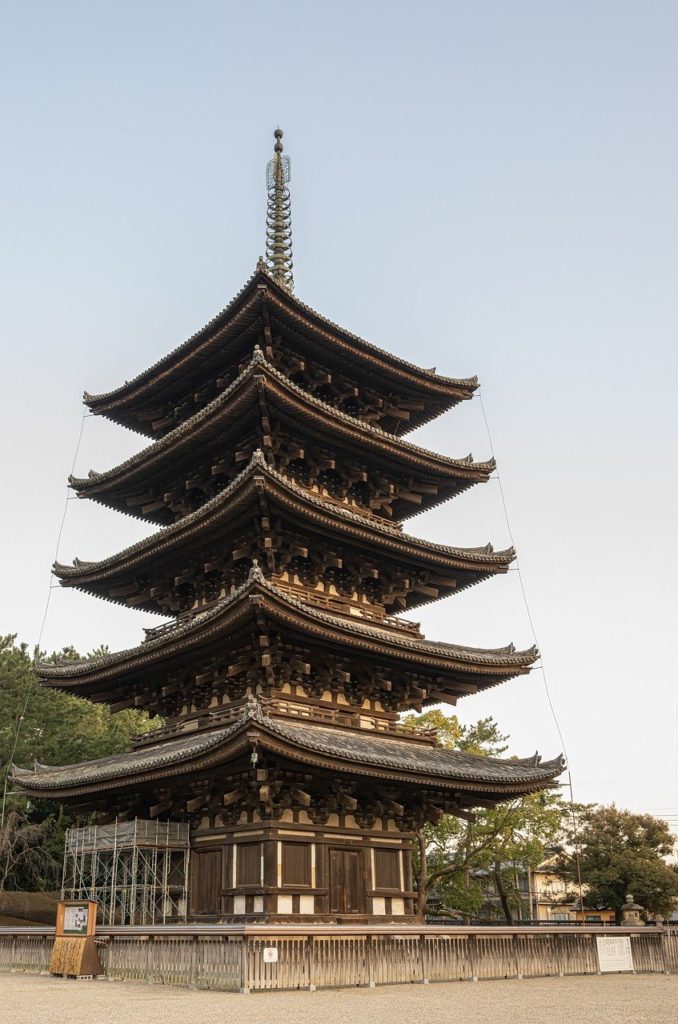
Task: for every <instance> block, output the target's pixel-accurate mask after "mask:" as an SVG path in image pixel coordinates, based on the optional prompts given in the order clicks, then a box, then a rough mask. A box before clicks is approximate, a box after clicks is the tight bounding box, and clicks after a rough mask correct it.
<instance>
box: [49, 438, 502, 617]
mask: <svg viewBox="0 0 678 1024" xmlns="http://www.w3.org/2000/svg"><path fill="white" fill-rule="evenodd" d="M260 490H264V491H265V492H266V494H267V496H268V497H269V498H270V499H271V501H274V502H276V504H277V507H279V508H282V509H283V510H285V511H286V512H287V513H288V514H289V513H291V514H292V515H293V516H294V515H296V516H297V517H298V518H300V519H301V520H302V522H304V521H308V522H310V523H311V526H312V528H314V529H315V530H316V531H317V530H318V529H324V530H329V531H330V532H331V533H334V534H335V535H336V534H337V533H339V534H340V535H343V536H344V537H346V538H348V542H349V543H351V542H353V543H354V544H367V545H369V546H370V547H372V549H374V548H375V547H376V548H377V549H379V550H380V551H382V552H384V553H386V554H387V555H388V554H396V555H397V556H399V558H400V559H401V560H403V561H411V560H414V561H415V562H416V563H418V565H419V566H423V567H424V568H426V567H428V568H431V569H434V570H436V569H437V570H438V571H440V572H444V571H445V570H452V571H454V572H460V573H466V574H469V576H468V577H467V579H466V580H464V578H463V577H462V579H461V580H460V581H459V582H458V584H457V587H456V590H457V591H460V590H462V589H464V587H465V586H469V585H471V584H472V583H474V582H479V579H480V578H486V577H487V576H490V575H494V574H496V573H501V572H505V571H506V570H507V569H508V566H509V565H510V563H511V562H512V561H513V559H514V557H515V552H514V550H513V549H512V548H509V549H507V550H505V551H496V552H495V551H494V550H493V548H492V546H491V545H487V546H485V547H482V548H455V547H450V546H448V545H443V544H435V543H432V542H430V541H426V540H423V539H422V538H419V537H414V536H412V535H410V534H407V533H403V532H402V531H401V530H399V529H398V528H397V527H394V526H391V525H389V524H388V523H386V522H385V521H384V520H382V519H379V518H377V517H374V516H365V515H361V514H360V513H359V512H353V511H352V510H351V509H350V508H343V507H342V506H341V505H339V504H336V503H333V502H329V501H326V500H324V499H323V498H322V497H319V496H317V495H315V494H313V493H312V492H311V491H309V490H307V489H306V488H303V487H301V486H299V485H298V484H295V483H294V481H292V480H291V479H289V478H288V477H286V476H284V475H283V474H281V473H279V472H277V471H276V470H274V469H272V468H271V467H269V466H268V465H267V463H266V462H265V461H264V457H263V454H262V453H261V452H257V453H255V455H254V456H253V457H252V459H251V460H250V462H249V464H248V465H247V467H246V468H245V469H244V470H243V471H242V473H240V474H239V475H238V476H237V477H236V478H235V479H234V480H233V481H232V482H231V483H230V484H229V485H228V486H227V487H226V488H224V490H223V491H221V492H220V493H219V494H217V495H215V497H213V498H211V499H210V500H209V501H207V502H206V503H205V504H204V505H202V506H201V507H200V508H199V509H197V510H196V511H195V512H192V513H190V514H189V515H187V516H185V517H184V518H183V519H181V520H179V521H178V522H177V523H174V524H173V525H171V526H167V527H165V528H164V529H162V530H159V531H157V532H156V533H154V534H152V535H151V536H150V537H146V538H144V539H143V540H141V541H138V542H137V543H136V544H133V545H131V546H130V547H127V548H124V549H123V550H122V551H120V552H117V553H116V554H114V555H111V556H109V557H108V558H105V559H102V560H101V561H99V562H82V561H76V563H75V564H73V565H70V566H69V565H63V564H61V563H58V562H57V563H55V565H54V573H55V575H56V576H57V577H58V578H59V579H60V580H61V581H62V582H63V583H64V585H66V586H74V587H80V588H82V589H85V590H90V592H92V591H91V588H92V586H93V584H95V583H98V582H101V583H103V582H105V581H106V580H109V581H110V582H111V583H112V584H115V580H116V579H117V578H119V577H120V575H121V574H122V573H129V572H131V571H132V570H135V569H136V570H139V569H141V568H142V567H150V565H151V564H152V562H153V561H154V560H155V559H157V558H158V557H167V555H168V553H170V552H171V553H172V557H174V559H175V561H176V564H183V563H182V559H181V553H182V550H184V548H185V547H186V545H188V544H191V543H193V542H195V540H196V538H199V537H200V536H201V535H202V534H205V535H206V536H207V535H209V537H210V538H211V539H212V540H214V537H215V530H217V529H218V528H219V527H220V526H221V527H224V525H225V526H226V529H227V528H228V525H227V524H228V521H229V520H231V521H232V520H234V519H236V518H237V516H238V515H239V514H241V510H242V506H243V504H244V503H245V502H246V501H247V500H248V499H249V500H251V501H254V502H256V501H257V496H258V493H259V492H260ZM476 577H477V578H476ZM121 603H124V600H122V599H121ZM416 603H417V604H422V603H425V602H424V600H423V599H422V600H419V601H417V602H416Z"/></svg>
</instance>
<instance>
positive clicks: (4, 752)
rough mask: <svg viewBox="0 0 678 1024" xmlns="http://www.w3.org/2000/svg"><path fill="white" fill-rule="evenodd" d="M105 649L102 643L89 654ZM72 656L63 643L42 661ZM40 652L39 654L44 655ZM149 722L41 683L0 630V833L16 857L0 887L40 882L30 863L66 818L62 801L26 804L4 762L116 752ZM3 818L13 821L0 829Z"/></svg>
mask: <svg viewBox="0 0 678 1024" xmlns="http://www.w3.org/2000/svg"><path fill="white" fill-rule="evenodd" d="M105 653H107V649H106V648H99V649H98V650H97V651H96V652H93V654H96V655H101V654H105ZM37 656H38V652H37V651H36V657H37ZM78 657H79V655H78V654H77V652H76V651H75V650H74V649H73V648H72V647H66V648H64V649H63V650H62V651H60V652H58V653H56V654H52V655H50V657H49V659H48V660H52V661H56V660H62V659H77V658H78ZM40 658H41V659H42V660H45V655H44V653H41V654H40ZM156 724H158V725H159V724H160V720H159V719H155V720H151V719H149V717H148V715H146V714H145V713H144V712H140V711H133V710H129V711H121V712H118V713H117V714H115V715H113V714H112V713H111V711H110V709H109V708H108V707H107V706H106V705H103V704H94V703H92V702H91V701H88V700H82V699H81V698H79V697H74V696H72V695H71V694H68V693H64V692H62V691H60V690H53V689H50V688H48V687H43V686H41V685H40V683H39V681H38V678H37V676H36V674H35V671H34V668H33V660H32V658H31V656H30V654H29V651H28V647H27V646H26V644H17V642H16V637H15V636H13V635H7V636H0V800H1V801H2V813H0V833H1V834H2V836H3V837H4V838H3V839H2V842H4V843H5V847H4V848H5V850H7V849H8V847H7V844H8V843H9V844H10V846H11V848H12V853H11V859H12V861H13V862H14V858H15V856H19V862H18V866H17V865H15V866H14V867H13V868H12V870H11V871H7V872H6V877H5V881H4V883H3V884H4V885H6V886H7V887H11V886H14V885H21V886H22V887H30V886H33V885H38V886H40V885H41V884H42V882H41V877H42V876H41V873H40V871H38V870H37V865H38V864H39V863H41V864H43V866H44V865H45V864H46V863H47V860H48V859H49V858H50V857H51V858H52V860H54V859H59V858H60V856H61V852H62V851H63V833H64V830H65V829H66V828H67V827H68V826H69V824H70V823H71V818H70V816H69V813H68V811H64V808H63V807H61V806H59V807H57V808H54V806H53V805H52V804H45V803H29V801H28V800H27V799H26V798H25V797H23V796H19V795H17V794H14V795H13V794H12V793H11V789H10V787H8V785H7V784H8V781H9V772H10V770H11V765H12V764H16V765H20V766H22V767H31V766H32V765H33V763H34V761H36V760H37V761H40V762H42V763H44V764H54V765H59V764H73V763H77V762H79V761H89V760H93V759H96V758H99V757H106V756H108V755H109V754H117V753H120V752H121V751H123V750H125V748H126V747H127V746H128V744H129V742H130V738H131V736H132V735H133V734H134V733H138V732H146V731H148V730H149V729H152V728H154V726H155V725H156ZM8 790H9V791H8ZM10 816H12V817H11V822H12V827H11V830H10V832H9V833H7V828H8V827H9V822H10ZM41 830H42V831H41ZM8 836H9V838H8ZM43 855H44V856H43ZM41 856H42V860H41V859H40V858H41ZM0 871H2V865H1V864H0Z"/></svg>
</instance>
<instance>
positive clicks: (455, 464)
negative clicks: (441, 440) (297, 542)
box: [70, 348, 495, 519]
mask: <svg viewBox="0 0 678 1024" xmlns="http://www.w3.org/2000/svg"><path fill="white" fill-rule="evenodd" d="M254 411H256V415H255V416H253V412H254ZM274 418H276V422H277V421H278V420H280V421H281V422H282V421H289V422H290V423H292V424H298V427H297V432H298V433H299V435H300V436H302V437H307V438H309V439H310V440H309V441H308V442H307V443H308V446H309V447H313V446H314V445H317V444H319V443H320V442H321V441H322V443H323V444H324V445H325V446H326V447H328V448H330V449H338V450H339V451H340V452H341V455H340V456H339V459H338V461H340V460H341V458H342V457H343V458H346V457H349V456H350V457H351V458H352V459H354V460H358V461H364V462H365V463H366V465H368V466H372V467H375V468H376V467H381V468H382V469H383V470H388V472H390V473H391V474H395V478H397V479H400V480H406V479H407V478H408V476H409V477H410V478H411V479H412V481H413V483H412V487H411V488H410V490H409V491H408V489H407V487H406V486H404V485H403V484H401V485H399V495H400V500H401V501H402V502H403V503H404V505H403V508H402V512H401V513H400V514H399V518H406V517H408V516H411V515H415V514H417V513H418V512H421V511H423V510H424V509H427V508H432V507H434V506H435V505H437V504H439V503H440V502H441V501H445V500H446V499H448V498H449V497H453V496H454V495H455V494H458V493H461V492H462V491H464V490H466V489H467V488H468V487H471V486H473V485H474V484H477V483H482V482H485V481H487V480H488V479H489V476H490V474H491V473H492V472H493V470H494V468H495V463H494V461H493V460H492V459H490V460H488V461H486V462H474V461H473V458H472V457H471V456H470V455H469V456H466V457H464V458H458V459H454V458H449V457H447V456H443V455H439V454H437V453H436V452H432V451H429V450H427V449H425V448H421V447H419V446H417V445H413V444H411V443H410V442H407V441H403V440H402V438H399V437H396V436H395V435H393V434H389V433H386V432H385V431H383V430H381V429H380V428H379V427H376V426H374V425H372V424H369V423H365V422H364V421H362V420H359V419H357V418H356V417H354V416H350V415H349V414H348V413H345V412H343V411H341V410H338V409H336V408H334V407H333V406H331V405H328V404H327V403H325V402H323V401H322V400H320V399H318V398H316V397H315V396H312V395H309V394H308V393H307V392H305V391H304V390H303V389H302V388H300V387H298V386H297V385H295V384H293V383H292V382H291V381H290V380H289V379H288V378H286V377H285V376H283V375H282V374H281V373H279V372H278V371H277V370H276V369H275V367H274V366H272V365H271V364H270V363H269V362H268V361H267V360H266V359H265V357H264V355H263V353H262V351H261V350H260V349H258V348H257V349H255V352H254V355H253V357H252V359H251V360H250V362H249V363H248V364H247V365H246V366H245V368H244V369H243V370H242V372H241V373H240V375H239V376H238V377H237V379H236V380H234V381H233V383H232V384H231V385H230V386H229V387H228V388H227V389H226V391H224V392H222V393H221V394H220V395H219V396H218V397H217V398H215V399H214V400H213V401H212V402H211V403H209V404H208V405H207V406H205V408H204V409H202V410H201V411H200V412H199V413H196V414H195V415H194V416H192V417H191V418H190V419H188V420H186V421H185V422H184V423H182V424H181V425H180V426H179V427H177V428H176V429H175V430H173V431H171V432H170V433H169V434H167V435H165V436H164V437H163V438H162V439H161V440H160V441H157V442H155V443H154V444H152V445H151V446H150V447H148V448H145V449H144V450H143V451H141V452H139V453H138V454H136V455H134V456H132V457H131V458H130V459H127V460H126V461H125V462H123V463H121V464H120V465H118V466H115V467H114V468H112V469H110V470H107V471H106V472H103V473H96V472H94V471H90V474H89V476H88V477H85V478H75V477H73V478H71V479H70V485H71V487H72V488H74V489H75V490H76V492H77V493H78V496H79V497H83V498H84V497H91V498H93V499H94V500H96V501H99V502H102V503H103V504H108V505H110V506H111V507H114V508H119V509H120V510H122V511H125V512H128V513H130V514H133V515H138V514H139V512H140V510H141V509H143V507H144V503H147V504H148V505H150V504H152V501H153V500H154V499H155V500H157V499H158V498H159V497H161V496H162V494H163V490H164V488H165V487H166V486H167V483H168V482H169V480H170V479H171V477H172V474H173V473H174V474H175V473H176V466H177V464H178V460H181V459H183V460H184V461H185V462H186V465H187V466H188V465H190V460H191V459H193V460H194V459H195V452H196V451H202V450H207V449H208V448H209V447H210V445H211V446H212V447H214V445H215V443H216V438H217V437H218V438H219V441H220V444H222V445H223V444H225V443H226V442H227V440H228V439H229V438H231V443H232V444H233V445H234V446H235V447H237V443H236V442H237V438H238V437H239V436H241V434H242V432H243V431H251V430H252V429H255V432H256V434H257V435H258V437H259V443H260V444H263V445H264V446H265V447H270V446H271V443H272V442H271V440H270V438H271V429H272V426H273V422H274ZM283 429H284V426H283ZM186 476H188V470H187V471H186ZM154 481H156V483H153V482H154ZM151 484H152V485H153V486H154V487H155V493H153V491H151V492H149V485H151ZM135 494H137V495H138V497H134V495H135ZM130 502H131V504H130ZM408 503H409V504H408ZM147 512H149V509H147ZM148 518H150V519H153V518H154V517H153V514H151V513H150V512H149V514H148Z"/></svg>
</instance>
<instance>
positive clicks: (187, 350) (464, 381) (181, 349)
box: [84, 263, 478, 408]
mask: <svg viewBox="0 0 678 1024" xmlns="http://www.w3.org/2000/svg"><path fill="white" fill-rule="evenodd" d="M260 284H263V285H265V287H266V289H267V291H270V295H271V296H272V297H273V298H274V299H275V300H277V301H278V302H279V303H280V304H281V305H283V306H284V307H285V308H287V309H289V310H290V311H292V312H294V311H295V310H296V311H298V312H300V313H305V314H306V315H307V316H309V317H310V318H311V319H312V320H315V321H316V322H317V323H318V325H321V326H323V327H324V328H326V329H328V330H329V331H330V332H331V333H333V334H335V335H336V336H338V337H340V338H341V339H344V340H345V341H348V342H350V343H351V348H352V350H353V351H354V352H356V353H357V354H358V355H360V354H361V353H364V354H367V355H371V356H373V357H376V358H377V359H379V360H381V361H383V362H384V363H385V364H386V365H387V367H388V365H389V364H390V365H391V367H396V368H397V367H400V368H401V369H403V370H404V371H406V372H407V373H410V374H413V375H415V376H417V377H420V378H421V379H422V381H427V382H430V383H432V384H434V385H438V387H444V386H445V385H448V386H450V387H453V388H459V389H464V390H467V391H470V392H472V391H474V390H475V389H476V388H477V386H478V378H477V377H467V378H455V377H445V376H442V375H441V374H437V373H436V371H435V370H431V369H423V368H422V367H420V366H417V365H416V364H414V363H410V362H408V361H407V360H406V359H401V358H400V357H399V356H395V355H393V354H392V353H390V352H388V351H386V350H385V349H382V348H379V346H377V345H373V344H372V343H371V342H368V341H365V340H364V339H363V338H361V337H359V336H358V335H357V334H352V333H351V332H350V331H347V330H346V329H345V328H343V327H339V326H338V325H337V324H335V323H333V322H332V321H331V320H329V319H327V317H324V316H323V315H322V314H321V313H318V312H317V311H316V310H314V309H312V308H311V306H308V305H306V303H304V302H302V301H301V300H300V299H299V298H297V296H296V295H290V294H289V293H288V292H287V291H286V290H284V289H281V288H280V287H279V286H278V285H277V284H276V282H275V280H274V279H273V278H272V277H271V276H270V274H269V273H268V271H267V270H266V268H265V266H264V265H263V264H261V263H260V264H259V265H258V266H257V269H256V270H255V272H254V274H253V275H252V276H251V277H250V278H249V280H248V281H247V282H246V283H245V284H244V286H243V287H242V288H241V289H240V291H239V292H238V294H237V295H236V296H235V298H233V299H232V301H231V302H230V303H229V304H228V305H227V306H226V307H225V308H224V309H222V310H221V312H219V313H217V315H216V316H215V317H213V318H212V319H211V320H210V321H209V322H208V323H207V324H206V325H205V326H204V327H202V328H201V329H200V330H199V331H197V332H196V333H195V334H193V335H192V336H191V337H190V338H188V339H187V340H186V341H185V342H183V343H182V344H181V345H179V346H177V347H176V348H175V349H173V350H172V351H171V352H169V353H168V354H167V355H165V356H163V357H162V359H159V360H158V361H157V362H155V363H153V364H152V365H151V366H150V367H148V368H147V369H146V370H143V371H142V372H141V373H140V374H138V375H137V376H136V377H134V378H133V379H132V380H129V381H126V382H125V383H124V384H122V385H121V386H120V387H118V388H114V389H113V390H112V391H106V392H102V393H101V394H98V395H92V394H89V393H88V392H85V395H84V400H85V402H86V403H87V405H88V406H90V408H93V407H94V406H97V405H106V404H109V403H111V402H115V401H116V399H117V400H123V399H124V397H125V395H126V394H129V393H130V392H131V391H133V390H134V389H136V388H138V387H139V386H141V385H143V384H146V383H148V382H150V381H151V380H152V379H153V377H154V376H155V375H156V374H158V373H160V372H162V371H167V370H170V369H171V368H172V367H173V364H175V363H177V362H179V361H180V360H182V359H184V358H186V357H189V356H190V355H191V354H192V352H193V350H194V349H197V348H199V347H200V345H202V344H204V343H206V342H209V339H210V338H211V336H212V335H213V334H214V332H215V331H217V330H220V329H223V328H224V327H226V326H227V324H228V321H229V320H230V318H231V317H232V316H233V315H234V314H235V311H236V308H237V306H238V304H239V303H241V302H242V300H243V299H244V297H245V296H246V295H247V294H248V293H250V292H251V293H253V294H254V293H255V289H256V288H257V286H258V285H260Z"/></svg>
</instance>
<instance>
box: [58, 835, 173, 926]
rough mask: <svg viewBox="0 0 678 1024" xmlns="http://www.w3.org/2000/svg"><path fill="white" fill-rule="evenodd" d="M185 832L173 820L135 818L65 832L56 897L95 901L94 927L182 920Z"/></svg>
mask: <svg viewBox="0 0 678 1024" xmlns="http://www.w3.org/2000/svg"><path fill="white" fill-rule="evenodd" d="M188 830H189V826H188V825H185V824H180V823H179V822H174V821H144V820H142V819H140V818H135V819H134V821H128V822H115V823H114V824H113V825H91V826H88V827H86V828H69V829H68V831H67V832H66V845H65V849H64V868H63V875H62V883H61V898H62V899H67V900H71V899H90V900H96V902H97V903H98V904H99V909H98V915H97V916H98V923H99V924H105V925H113V924H164V923H166V922H169V921H177V920H183V921H185V920H186V913H187V904H188V899H187V896H188V858H189V836H188Z"/></svg>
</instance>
